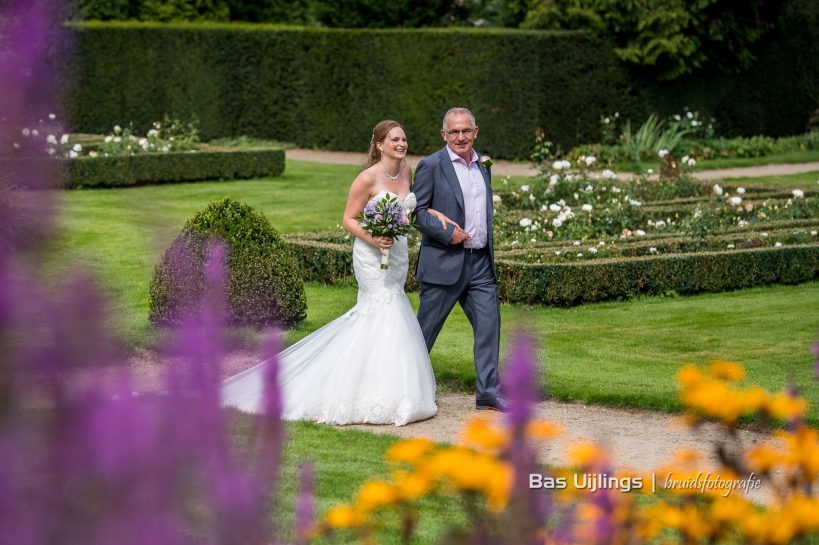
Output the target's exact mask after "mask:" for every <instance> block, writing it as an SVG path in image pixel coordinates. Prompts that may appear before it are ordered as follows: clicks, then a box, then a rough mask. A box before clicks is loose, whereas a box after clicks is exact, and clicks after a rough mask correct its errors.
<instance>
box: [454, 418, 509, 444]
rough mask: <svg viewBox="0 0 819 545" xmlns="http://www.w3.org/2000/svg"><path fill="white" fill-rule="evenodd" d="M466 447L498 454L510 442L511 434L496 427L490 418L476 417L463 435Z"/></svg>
mask: <svg viewBox="0 0 819 545" xmlns="http://www.w3.org/2000/svg"><path fill="white" fill-rule="evenodd" d="M461 437H462V442H463V444H464V445H467V446H471V447H474V448H477V449H480V450H485V451H488V452H498V451H499V450H501V449H502V448H503V447H505V446H506V444H507V443H508V442H509V433H508V432H507V431H506V430H504V429H502V428H499V427H497V426H495V425H494V424H493V423H492V421H491V420H490V419H489V418H486V417H481V416H478V417H474V418H472V419H471V420H470V421H469V422H467V424H466V428H465V429H464V431H463V433H462V434H461Z"/></svg>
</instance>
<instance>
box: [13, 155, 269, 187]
mask: <svg viewBox="0 0 819 545" xmlns="http://www.w3.org/2000/svg"><path fill="white" fill-rule="evenodd" d="M42 161H48V162H49V165H57V169H58V171H59V172H60V180H61V182H62V187H64V188H66V189H73V188H78V187H125V186H134V185H143V184H165V183H181V182H198V181H202V180H234V179H245V178H261V177H268V176H279V175H281V174H282V172H284V150H281V149H242V150H207V151H200V150H196V151H193V152H191V151H180V152H168V153H146V154H140V155H122V156H109V157H87V156H85V157H78V158H76V159H62V158H61V159H45V158H3V157H0V171H5V172H10V173H11V174H12V175H13V173H14V172H15V171H16V170H20V171H26V170H27V169H29V170H30V169H31V167H32V164H31V163H32V162H34V163H36V162H42Z"/></svg>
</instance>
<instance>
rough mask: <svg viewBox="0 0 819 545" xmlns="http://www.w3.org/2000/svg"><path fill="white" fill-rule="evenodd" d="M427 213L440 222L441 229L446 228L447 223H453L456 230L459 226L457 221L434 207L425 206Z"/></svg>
mask: <svg viewBox="0 0 819 545" xmlns="http://www.w3.org/2000/svg"><path fill="white" fill-rule="evenodd" d="M427 213H428V214H429V215H430V216H432V217H434V218H435V219H437V220H438V221H440V222H441V229H444V230H446V226H447V224H449V225H454V226H455V229H456V230H457V229H458V227H459V225H458V224H457V223H455V222H454V221H452V220H451V219H449V218H448V217H447V216H446V215H445V214H444V213H443V212H438V211H437V210H435V209H434V208H427Z"/></svg>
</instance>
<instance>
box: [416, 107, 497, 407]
mask: <svg viewBox="0 0 819 545" xmlns="http://www.w3.org/2000/svg"><path fill="white" fill-rule="evenodd" d="M441 136H442V137H443V138H444V141H445V142H446V146H444V148H443V149H441V150H439V151H438V152H436V153H434V154H432V155H430V156H429V157H426V158H425V159H424V160H422V161H421V162H420V163H419V164H418V167H417V168H416V171H415V182H414V184H413V191H414V193H415V197H416V199H417V201H418V204H417V206H416V209H415V211H416V218H417V219H416V227H417V229H418V230H419V231H420V232H421V233H422V234H423V238H422V241H421V253H420V255H419V257H418V267H417V269H416V277H417V278H418V280H419V282H420V283H421V304H420V306H419V308H418V323H419V324H420V325H421V331H423V333H424V340H425V341H426V344H427V349H428V350H432V346H433V344H435V339H436V338H437V337H438V333H440V331H441V327H442V326H443V325H444V322H445V321H446V318H447V316H448V315H449V313H450V311H451V310H452V308H453V307H454V306H455V302H458V303H460V305H461V308H463V309H464V312H465V313H466V316H467V318H468V319H469V322H470V323H471V324H472V330H473V333H474V335H475V346H474V353H475V372H476V374H477V393H476V398H475V406H476V408H478V409H491V410H499V411H503V410H506V402H505V401H504V399H503V398H502V397H501V395H500V385H499V380H498V349H499V343H500V307H499V304H498V281H497V275H496V273H495V264H494V249H493V246H492V218H493V213H494V209H493V204H492V185H491V178H492V173H491V172H490V170H489V168H488V166H484V165H482V164H481V161H480V159H479V156H478V153H477V152H476V151H475V150H474V149H473V144H474V142H475V138H477V136H478V126H477V125H475V117H474V116H473V115H472V112H470V111H469V110H467V109H466V108H452V109H450V110H449V111H448V112H447V113H446V114H445V115H444V121H443V129H442V130H441ZM429 209H432V210H434V211H437V213H438V214H442V215H443V216H445V218H439V217H438V216H436V215H434V214H435V213H436V212H431V211H430V210H429Z"/></svg>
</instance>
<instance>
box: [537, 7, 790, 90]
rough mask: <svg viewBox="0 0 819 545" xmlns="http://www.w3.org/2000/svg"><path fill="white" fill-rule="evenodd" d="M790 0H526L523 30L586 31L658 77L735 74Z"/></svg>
mask: <svg viewBox="0 0 819 545" xmlns="http://www.w3.org/2000/svg"><path fill="white" fill-rule="evenodd" d="M787 3H788V0H748V1H746V2H739V1H737V0H691V1H687V0H528V3H527V12H526V15H525V19H524V20H523V22H522V23H521V26H522V27H523V28H533V29H564V30H589V31H592V32H595V33H598V34H601V35H604V36H606V37H609V38H610V39H612V40H613V42H614V44H615V47H616V49H615V52H616V53H617V55H618V56H619V57H620V58H621V59H623V60H625V61H626V62H629V63H632V64H635V65H638V66H643V67H651V68H652V70H653V71H656V73H657V75H658V76H659V78H660V79H667V80H668V79H674V78H677V77H679V76H682V75H685V74H690V73H693V72H695V71H697V70H699V69H702V68H712V69H716V70H723V71H731V72H736V71H738V70H740V69H742V68H747V67H748V66H749V65H750V64H751V62H752V61H753V60H754V58H755V56H754V51H753V50H754V45H755V44H757V43H758V42H759V41H760V39H761V38H762V37H763V36H764V35H765V34H766V33H767V32H768V31H769V30H771V29H772V28H773V27H774V25H775V24H776V21H777V20H778V19H779V18H780V16H781V15H782V13H783V12H784V10H785V8H786V5H787Z"/></svg>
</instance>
